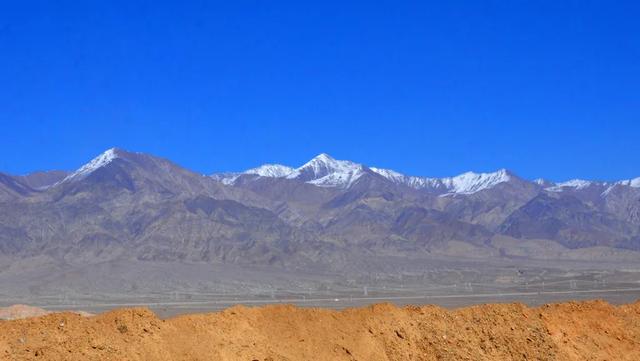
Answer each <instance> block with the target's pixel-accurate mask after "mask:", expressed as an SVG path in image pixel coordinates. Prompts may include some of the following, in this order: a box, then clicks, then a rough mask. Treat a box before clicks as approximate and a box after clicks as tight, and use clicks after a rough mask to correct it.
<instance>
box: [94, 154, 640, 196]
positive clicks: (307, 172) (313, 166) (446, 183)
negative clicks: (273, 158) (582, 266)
mask: <svg viewBox="0 0 640 361" xmlns="http://www.w3.org/2000/svg"><path fill="white" fill-rule="evenodd" d="M105 158H107V159H108V157H105ZM94 162H96V163H99V162H100V161H99V160H98V158H96V159H95V160H94V161H92V163H94ZM90 164H91V163H90ZM87 166H89V165H87ZM369 171H371V172H374V173H376V174H378V175H380V176H382V177H384V178H386V179H387V180H389V181H391V182H393V183H395V184H402V185H405V186H408V187H411V188H414V189H418V190H428V191H431V192H434V193H438V194H441V195H443V196H446V195H454V194H473V193H476V192H480V191H482V190H485V189H490V188H493V187H495V186H497V185H498V184H502V183H506V182H509V181H511V180H512V179H513V178H514V176H513V174H511V173H510V172H509V171H508V170H506V169H500V170H498V171H495V172H489V173H475V172H466V173H463V174H460V175H457V176H454V177H446V178H429V177H417V176H409V175H405V174H402V173H399V172H396V171H394V170H392V169H384V168H376V167H366V166H364V165H362V164H359V163H355V162H351V161H348V160H337V159H335V158H333V157H331V156H330V155H328V154H326V153H322V154H320V155H318V156H316V157H315V158H313V159H311V160H310V161H308V162H307V163H305V164H304V165H302V166H301V167H299V168H292V167H288V166H285V165H280V164H265V165H262V166H260V167H257V168H252V169H249V170H246V171H244V172H242V173H219V174H214V175H212V178H214V179H216V180H218V181H220V182H222V183H224V184H234V183H235V181H236V180H237V179H238V177H240V176H241V175H242V174H252V175H256V176H260V177H271V178H287V179H297V180H300V181H303V182H307V183H310V184H314V185H317V186H320V187H339V188H349V187H350V186H351V185H353V184H354V183H355V182H356V181H357V180H358V179H360V177H362V176H363V175H364V174H366V173H367V172H369ZM516 178H517V177H516ZM532 183H534V184H537V185H539V186H540V187H543V188H544V189H545V190H546V191H549V192H562V191H565V190H582V189H586V188H588V187H590V186H593V185H598V186H608V187H613V186H614V185H622V186H629V187H634V188H640V177H638V178H634V179H629V180H622V181H619V182H616V183H606V182H593V181H587V180H582V179H572V180H569V181H566V182H560V183H554V182H551V181H549V180H546V179H542V178H539V179H536V180H534V181H532ZM603 195H606V192H605V193H603Z"/></svg>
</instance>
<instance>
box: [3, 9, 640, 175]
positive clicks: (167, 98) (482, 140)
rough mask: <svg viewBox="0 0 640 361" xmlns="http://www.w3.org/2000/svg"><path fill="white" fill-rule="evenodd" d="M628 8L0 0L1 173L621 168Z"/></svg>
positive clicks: (635, 82)
mask: <svg viewBox="0 0 640 361" xmlns="http://www.w3.org/2000/svg"><path fill="white" fill-rule="evenodd" d="M10 3H11V4H10ZM89 3H91V4H89ZM98 3H100V4H98ZM373 3H375V4H373ZM635 3H636V2H633V1H487V2H482V1H415V2H400V1H389V2H386V1H381V2H370V1H352V2H342V1H340V2H337V1H336V2H333V1H323V2H306V1H302V2H301V1H291V2H288V1H281V2H279V1H273V2H266V1H253V2H248V1H226V2H216V1H186V0H185V1H179V2H163V1H145V2H142V1H126V2H119V1H109V2H93V1H87V2H80V1H72V2H69V1H55V2H52V1H40V2H37V1H16V2H5V3H3V5H2V6H1V7H2V8H1V9H0V84H1V86H0V124H1V125H2V127H1V133H0V154H1V157H0V171H4V172H9V173H14V174H22V173H26V172H29V171H33V170H39V169H74V168H77V167H78V166H80V165H81V164H82V163H84V162H86V161H87V160H89V159H90V158H92V157H93V156H95V155H97V154H98V153H100V152H101V151H103V150H105V149H107V148H109V147H112V146H118V147H122V148H125V149H129V150H133V151H141V152H149V153H153V154H156V155H160V156H163V157H166V158H170V159H172V160H174V161H175V162H177V163H179V164H181V165H183V166H185V167H187V168H190V169H193V170H196V171H199V172H202V173H211V172H214V171H223V170H242V169H245V168H249V167H253V166H256V165H258V164H261V163H265V162H280V163H284V164H288V165H300V164H302V163H304V162H305V161H306V160H308V159H310V158H311V157H313V156H314V155H316V154H318V153H320V152H327V153H329V154H331V155H333V156H334V157H336V158H340V159H351V160H355V161H358V162H362V163H365V164H369V165H375V166H380V167H388V168H393V169H396V170H399V171H402V172H405V173H408V174H415V175H425V176H446V175H454V174H458V173H461V172H463V171H467V170H475V171H489V170H495V169H498V168H502V167H505V168H508V169H511V170H513V171H514V172H516V173H517V174H520V175H521V176H523V177H527V178H535V177H546V178H549V179H553V180H564V179H568V178H573V177H580V178H588V179H602V180H609V179H623V178H632V177H637V176H640V161H639V160H638V159H639V155H640V141H639V139H640V28H639V27H638V25H637V18H638V15H639V13H640V11H639V10H640V7H639V5H635Z"/></svg>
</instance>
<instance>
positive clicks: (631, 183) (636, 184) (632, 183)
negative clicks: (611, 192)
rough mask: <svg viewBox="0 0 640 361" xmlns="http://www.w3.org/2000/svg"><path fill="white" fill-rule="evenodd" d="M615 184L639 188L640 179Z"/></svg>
mask: <svg viewBox="0 0 640 361" xmlns="http://www.w3.org/2000/svg"><path fill="white" fill-rule="evenodd" d="M616 184H620V185H624V186H629V187H632V188H640V177H638V178H633V179H626V180H621V181H619V182H616Z"/></svg>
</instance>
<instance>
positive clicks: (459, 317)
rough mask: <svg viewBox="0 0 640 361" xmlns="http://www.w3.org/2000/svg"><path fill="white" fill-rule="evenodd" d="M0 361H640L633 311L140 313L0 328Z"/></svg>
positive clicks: (637, 316)
mask: <svg viewBox="0 0 640 361" xmlns="http://www.w3.org/2000/svg"><path fill="white" fill-rule="evenodd" d="M0 360H260V361H266V360H271V361H278V360H425V361H426V360H558V361H561V360H576V361H577V360H629V361H632V360H633V361H637V360H640V302H636V303H633V304H629V305H622V306H612V305H610V304H608V303H606V302H604V301H588V302H569V303H562V304H551V305H544V306H541V307H536V308H529V307H527V306H525V305H523V304H518V303H514V304H490V305H480V306H474V307H466V308H460V309H456V310H447V309H444V308H440V307H437V306H407V307H396V306H394V305H391V304H377V305H371V306H368V307H362V308H352V309H345V310H342V311H335V310H328V309H317V308H298V307H294V306H288V305H273V306H264V307H254V308H249V307H244V306H235V307H232V308H229V309H227V310H224V311H222V312H216V313H208V314H194V315H185V316H179V317H175V318H171V319H168V320H161V319H159V318H158V317H156V315H155V314H154V313H153V312H151V311H150V310H148V309H145V308H134V309H120V310H114V311H110V312H106V313H103V314H100V315H96V316H92V317H83V316H81V315H78V314H74V313H54V314H47V315H44V316H40V317H33V318H28V319H22V320H12V321H0Z"/></svg>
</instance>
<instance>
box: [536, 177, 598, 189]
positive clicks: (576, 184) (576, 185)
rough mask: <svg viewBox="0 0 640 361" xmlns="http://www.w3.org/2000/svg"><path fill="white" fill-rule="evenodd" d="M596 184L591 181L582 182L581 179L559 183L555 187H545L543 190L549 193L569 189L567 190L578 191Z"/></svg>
mask: <svg viewBox="0 0 640 361" xmlns="http://www.w3.org/2000/svg"><path fill="white" fill-rule="evenodd" d="M594 184H597V183H596V182H592V181H587V180H583V179H572V180H569V181H566V182H561V183H556V184H555V185H553V186H551V187H547V188H545V190H547V191H550V192H562V191H563V190H565V189H567V188H569V189H575V190H580V189H584V188H587V187H589V186H591V185H594Z"/></svg>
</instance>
